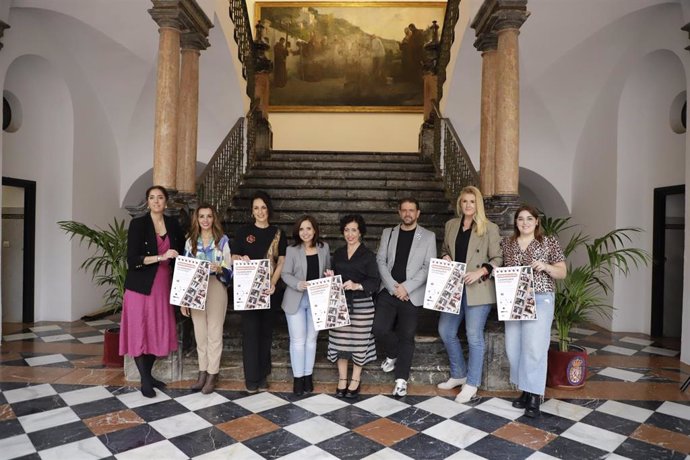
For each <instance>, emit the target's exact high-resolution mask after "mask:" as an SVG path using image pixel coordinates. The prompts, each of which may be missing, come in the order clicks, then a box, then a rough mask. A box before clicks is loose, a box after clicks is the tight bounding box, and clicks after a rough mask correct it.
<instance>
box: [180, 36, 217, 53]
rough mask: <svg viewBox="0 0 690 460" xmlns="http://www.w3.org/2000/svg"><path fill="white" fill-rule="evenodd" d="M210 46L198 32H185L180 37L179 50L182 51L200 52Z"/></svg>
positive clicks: (206, 39) (205, 38)
mask: <svg viewBox="0 0 690 460" xmlns="http://www.w3.org/2000/svg"><path fill="white" fill-rule="evenodd" d="M209 46H211V43H209V41H208V38H207V37H206V36H204V35H203V34H201V33H199V32H185V33H183V34H182V36H181V37H180V48H182V49H183V50H198V51H202V50H205V49H206V48H208V47H209Z"/></svg>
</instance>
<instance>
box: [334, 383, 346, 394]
mask: <svg viewBox="0 0 690 460" xmlns="http://www.w3.org/2000/svg"><path fill="white" fill-rule="evenodd" d="M340 382H345V388H340ZM346 393H347V379H338V387H337V388H336V389H335V397H336V398H344V397H345V394H346Z"/></svg>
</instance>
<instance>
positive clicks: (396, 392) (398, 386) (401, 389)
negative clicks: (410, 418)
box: [393, 379, 407, 397]
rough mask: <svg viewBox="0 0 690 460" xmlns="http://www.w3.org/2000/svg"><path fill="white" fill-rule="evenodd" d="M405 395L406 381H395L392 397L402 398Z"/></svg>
mask: <svg viewBox="0 0 690 460" xmlns="http://www.w3.org/2000/svg"><path fill="white" fill-rule="evenodd" d="M405 395H407V380H405V379H395V388H393V396H398V397H403V396H405Z"/></svg>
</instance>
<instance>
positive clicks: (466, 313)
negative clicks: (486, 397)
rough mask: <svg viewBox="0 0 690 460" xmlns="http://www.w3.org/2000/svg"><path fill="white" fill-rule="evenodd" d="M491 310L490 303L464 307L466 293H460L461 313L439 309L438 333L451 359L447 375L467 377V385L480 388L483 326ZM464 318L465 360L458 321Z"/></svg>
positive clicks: (460, 321) (482, 363)
mask: <svg viewBox="0 0 690 460" xmlns="http://www.w3.org/2000/svg"><path fill="white" fill-rule="evenodd" d="M489 312H491V305H475V306H472V307H469V306H467V295H466V294H465V292H463V293H462V301H461V304H460V313H459V314H457V315H454V314H452V313H446V312H441V318H440V319H439V320H438V334H439V335H440V336H441V340H443V344H444V345H445V346H446V352H447V353H448V360H449V361H450V377H451V378H454V379H460V378H463V377H467V384H469V385H472V386H473V387H479V385H480V384H481V383H482V369H483V368H484V325H485V324H486V318H487V317H488V316H489ZM463 319H464V320H465V331H466V333H467V345H468V346H469V358H468V360H467V362H465V356H464V355H463V352H462V345H460V339H458V329H459V328H460V323H462V320H463Z"/></svg>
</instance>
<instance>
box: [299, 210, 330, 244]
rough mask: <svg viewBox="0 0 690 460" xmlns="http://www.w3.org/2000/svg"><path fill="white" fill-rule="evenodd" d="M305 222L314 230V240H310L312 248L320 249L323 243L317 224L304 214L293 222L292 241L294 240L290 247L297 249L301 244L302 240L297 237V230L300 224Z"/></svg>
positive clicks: (312, 218)
mask: <svg viewBox="0 0 690 460" xmlns="http://www.w3.org/2000/svg"><path fill="white" fill-rule="evenodd" d="M305 220H306V221H309V223H310V224H311V227H312V228H313V229H314V239H313V240H311V244H312V247H314V246H318V247H322V246H323V241H322V240H321V233H320V232H319V224H318V223H317V222H316V219H314V217H312V216H310V215H309V214H305V215H303V216H302V217H300V218H299V219H297V220H296V221H295V225H294V226H293V227H292V239H293V240H294V243H292V245H293V246H295V247H297V246H299V245H300V244H302V239H301V238H300V236H299V228H300V227H301V226H302V222H304V221H305Z"/></svg>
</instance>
